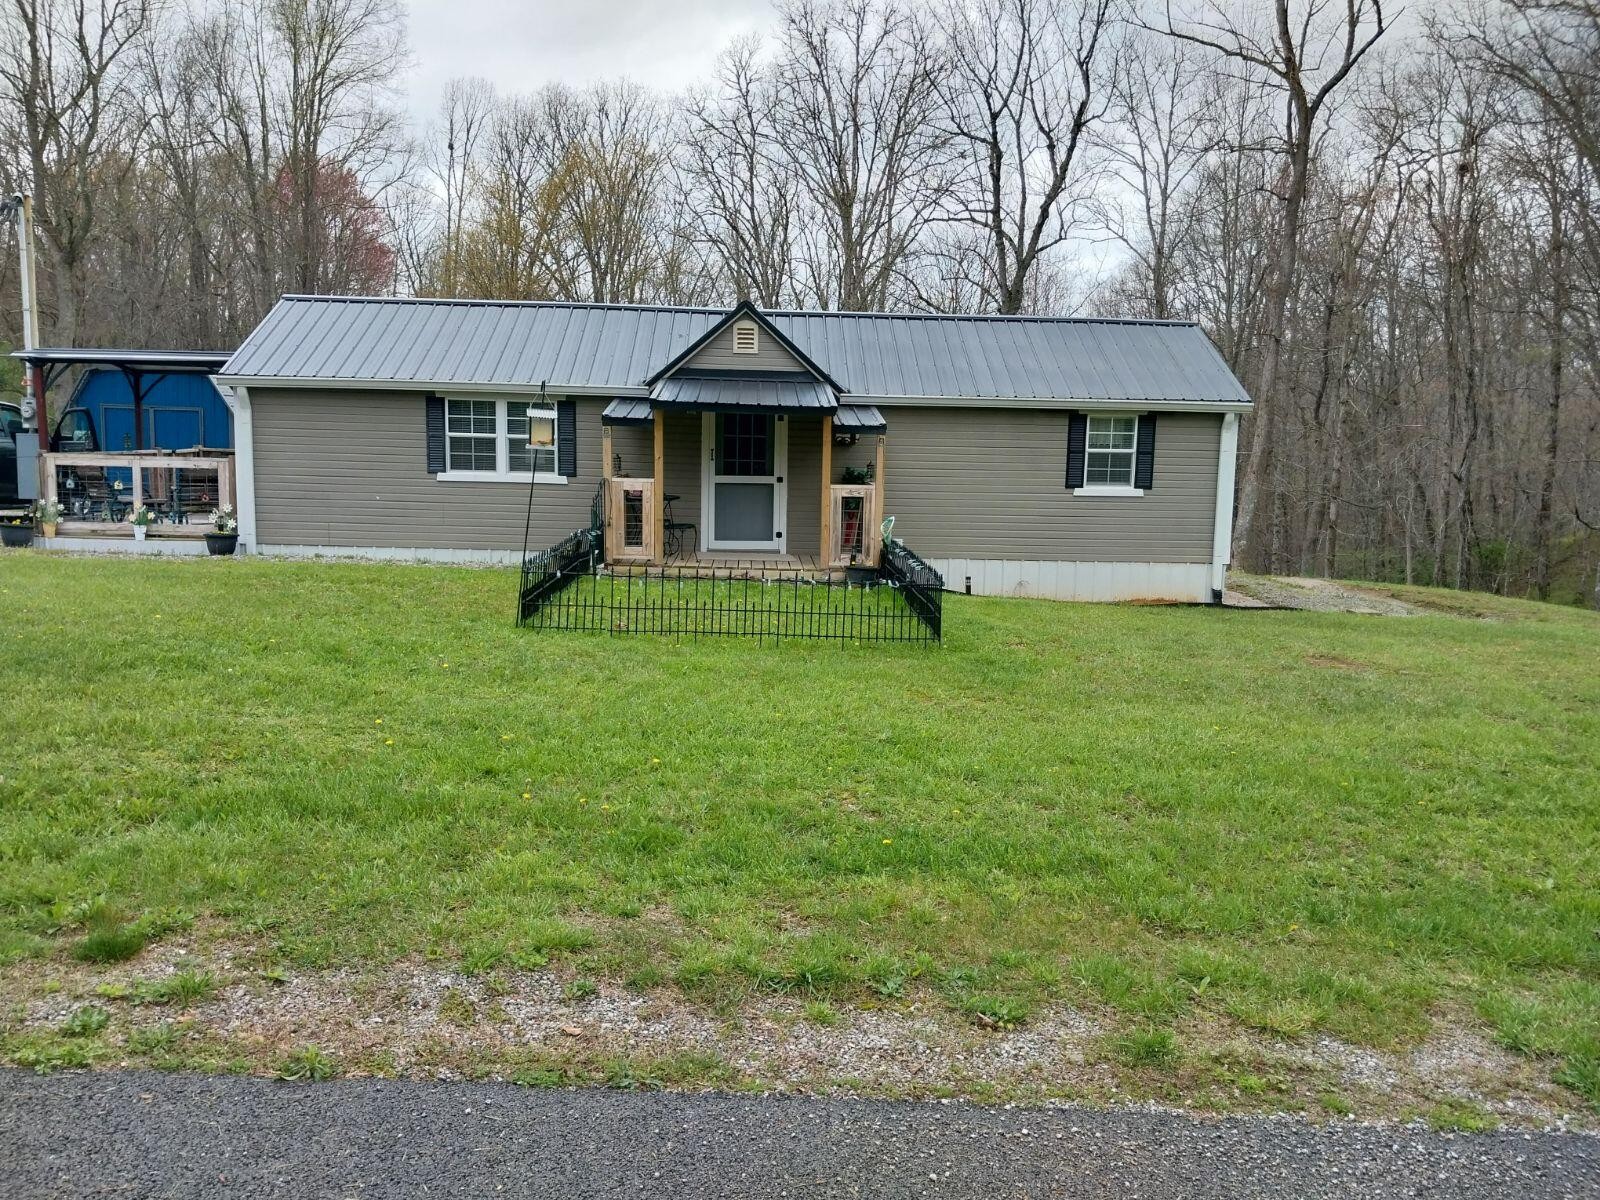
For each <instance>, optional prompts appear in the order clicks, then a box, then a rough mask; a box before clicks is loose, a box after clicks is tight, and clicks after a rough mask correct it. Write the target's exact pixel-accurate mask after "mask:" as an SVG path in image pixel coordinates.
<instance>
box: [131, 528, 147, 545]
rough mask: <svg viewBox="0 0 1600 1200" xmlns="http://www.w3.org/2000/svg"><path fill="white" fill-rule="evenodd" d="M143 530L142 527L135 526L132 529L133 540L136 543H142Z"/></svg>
mask: <svg viewBox="0 0 1600 1200" xmlns="http://www.w3.org/2000/svg"><path fill="white" fill-rule="evenodd" d="M145 529H146V527H145V526H143V525H135V526H134V527H133V540H134V541H136V542H142V541H144V535H145Z"/></svg>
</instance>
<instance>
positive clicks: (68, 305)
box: [0, 0, 150, 345]
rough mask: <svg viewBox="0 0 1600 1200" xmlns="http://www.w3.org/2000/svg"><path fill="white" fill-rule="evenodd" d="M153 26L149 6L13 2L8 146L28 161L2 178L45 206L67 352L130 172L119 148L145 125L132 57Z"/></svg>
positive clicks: (6, 61)
mask: <svg viewBox="0 0 1600 1200" xmlns="http://www.w3.org/2000/svg"><path fill="white" fill-rule="evenodd" d="M149 18H150V10H149V8H148V6H147V4H146V3H145V0H98V2H96V0H15V3H14V4H13V5H11V6H8V7H7V9H6V10H5V16H4V18H3V19H0V85H3V86H4V88H5V92H6V95H5V96H4V100H3V111H4V118H3V119H4V121H5V122H6V123H7V124H8V125H10V126H12V128H11V129H10V130H8V131H7V135H6V141H7V142H8V144H9V145H11V146H14V147H15V148H16V149H17V150H18V151H19V152H20V160H21V161H20V163H17V164H14V165H8V166H7V167H5V168H0V170H3V171H4V173H5V175H6V179H5V182H6V186H7V190H19V191H31V192H32V193H33V194H34V196H35V199H36V200H37V209H36V213H37V220H38V227H39V232H40V234H41V235H42V237H43V239H44V243H45V247H46V249H47V252H48V255H49V258H48V265H49V267H50V268H51V274H52V275H53V282H54V284H55V287H54V296H55V303H56V313H55V330H54V335H53V336H54V339H55V340H57V341H59V342H62V343H63V344H66V345H72V344H74V343H75V342H76V341H77V338H78V334H79V325H80V319H81V316H82V312H83V307H84V303H85V300H86V297H87V293H88V291H89V287H90V284H89V280H88V278H87V276H86V273H85V269H84V268H85V264H86V262H87V260H88V256H89V253H90V251H91V249H92V247H93V245H94V242H95V240H96V238H97V237H99V236H100V234H101V232H102V230H101V227H100V221H99V212H98V207H97V201H98V198H99V196H100V193H101V190H102V188H103V186H104V184H105V182H106V174H107V172H117V171H122V170H126V169H127V165H128V158H127V156H126V155H125V154H124V153H122V150H123V146H122V144H121V141H120V139H121V138H122V137H123V136H124V135H125V133H126V131H127V126H128V125H129V124H130V123H132V122H135V121H136V120H137V118H138V110H137V107H136V105H135V104H134V102H133V98H132V96H131V95H130V92H129V89H128V80H127V74H128V71H127V68H128V67H129V66H130V62H129V59H130V57H131V56H130V54H129V51H130V48H131V47H133V45H134V43H135V41H136V40H137V39H138V38H139V36H140V35H141V34H142V33H143V32H144V30H145V27H146V25H147V23H148V21H149ZM17 166H20V168H21V173H17V171H16V167H17Z"/></svg>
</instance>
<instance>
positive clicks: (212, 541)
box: [206, 533, 239, 554]
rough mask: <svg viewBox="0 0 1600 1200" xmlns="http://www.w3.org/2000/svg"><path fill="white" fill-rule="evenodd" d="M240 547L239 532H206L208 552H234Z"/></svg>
mask: <svg viewBox="0 0 1600 1200" xmlns="http://www.w3.org/2000/svg"><path fill="white" fill-rule="evenodd" d="M238 548H239V535H238V534H237V533H208V534H206V553H207V554H232V553H233V552H234V551H235V550H237V549H238Z"/></svg>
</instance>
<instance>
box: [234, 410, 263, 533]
mask: <svg viewBox="0 0 1600 1200" xmlns="http://www.w3.org/2000/svg"><path fill="white" fill-rule="evenodd" d="M232 408H233V491H234V498H235V499H236V500H237V502H238V507H239V512H238V517H239V541H240V542H241V543H243V545H242V546H241V549H242V550H243V551H244V553H246V554H256V553H258V552H259V551H258V549H257V547H256V451H255V439H254V428H253V426H252V424H251V415H250V389H249V388H246V387H241V386H239V385H238V384H235V385H234V386H233V404H232Z"/></svg>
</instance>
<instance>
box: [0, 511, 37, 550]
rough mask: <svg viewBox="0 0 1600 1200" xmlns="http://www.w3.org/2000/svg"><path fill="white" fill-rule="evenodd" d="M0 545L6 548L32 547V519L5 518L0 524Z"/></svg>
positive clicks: (30, 517) (29, 517)
mask: <svg viewBox="0 0 1600 1200" xmlns="http://www.w3.org/2000/svg"><path fill="white" fill-rule="evenodd" d="M0 544H3V545H7V546H14V547H20V546H31V545H33V518H32V516H27V517H7V518H6V519H5V520H4V521H3V522H0Z"/></svg>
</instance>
